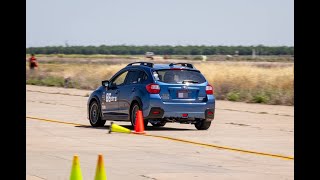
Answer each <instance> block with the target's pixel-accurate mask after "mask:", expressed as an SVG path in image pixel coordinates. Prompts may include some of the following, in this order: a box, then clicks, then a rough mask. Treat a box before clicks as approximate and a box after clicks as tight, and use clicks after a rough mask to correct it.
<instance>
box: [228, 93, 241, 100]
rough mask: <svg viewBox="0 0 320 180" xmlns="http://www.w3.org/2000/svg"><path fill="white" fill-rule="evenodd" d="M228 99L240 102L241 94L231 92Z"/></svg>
mask: <svg viewBox="0 0 320 180" xmlns="http://www.w3.org/2000/svg"><path fill="white" fill-rule="evenodd" d="M227 99H228V100H229V101H239V100H240V93H239V92H229V93H228V94H227Z"/></svg>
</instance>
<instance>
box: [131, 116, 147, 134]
mask: <svg viewBox="0 0 320 180" xmlns="http://www.w3.org/2000/svg"><path fill="white" fill-rule="evenodd" d="M133 133H134V134H145V132H144V123H143V115H142V111H141V110H138V112H137V115H136V124H135V126H134V132H133Z"/></svg>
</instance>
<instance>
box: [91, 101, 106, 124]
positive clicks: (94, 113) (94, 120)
mask: <svg viewBox="0 0 320 180" xmlns="http://www.w3.org/2000/svg"><path fill="white" fill-rule="evenodd" d="M89 122H90V124H91V126H92V127H103V126H104V124H105V123H106V120H102V118H101V113H100V106H99V104H98V102H97V101H92V102H91V104H90V109H89Z"/></svg>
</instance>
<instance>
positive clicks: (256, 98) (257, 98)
mask: <svg viewBox="0 0 320 180" xmlns="http://www.w3.org/2000/svg"><path fill="white" fill-rule="evenodd" d="M269 101H270V97H269V96H267V95H266V94H265V93H257V94H255V95H253V99H252V102H254V103H268V102H269Z"/></svg>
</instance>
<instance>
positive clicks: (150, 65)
mask: <svg viewBox="0 0 320 180" xmlns="http://www.w3.org/2000/svg"><path fill="white" fill-rule="evenodd" d="M134 64H139V65H140V66H148V67H153V63H151V62H133V63H130V64H128V65H127V66H132V65H134Z"/></svg>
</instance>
